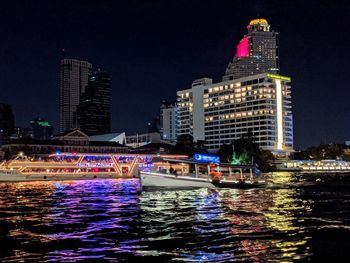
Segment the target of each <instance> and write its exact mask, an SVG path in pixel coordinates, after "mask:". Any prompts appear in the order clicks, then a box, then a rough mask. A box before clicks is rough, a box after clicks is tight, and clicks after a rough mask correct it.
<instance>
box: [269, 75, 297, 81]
mask: <svg viewBox="0 0 350 263" xmlns="http://www.w3.org/2000/svg"><path fill="white" fill-rule="evenodd" d="M266 76H267V77H268V78H272V79H279V80H285V81H291V78H290V77H286V76H281V75H277V74H270V73H268V74H266Z"/></svg>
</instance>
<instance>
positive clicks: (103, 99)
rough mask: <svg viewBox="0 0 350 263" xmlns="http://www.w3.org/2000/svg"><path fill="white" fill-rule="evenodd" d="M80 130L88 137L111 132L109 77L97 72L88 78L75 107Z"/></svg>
mask: <svg viewBox="0 0 350 263" xmlns="http://www.w3.org/2000/svg"><path fill="white" fill-rule="evenodd" d="M77 120H78V125H79V128H80V130H82V131H83V132H85V133H86V134H88V135H90V136H91V135H98V134H106V133H110V132H111V76H110V74H109V73H107V72H103V71H97V72H95V73H93V74H91V75H90V76H89V82H88V85H87V87H86V89H85V92H84V93H83V94H82V96H81V100H80V103H79V105H78V107H77Z"/></svg>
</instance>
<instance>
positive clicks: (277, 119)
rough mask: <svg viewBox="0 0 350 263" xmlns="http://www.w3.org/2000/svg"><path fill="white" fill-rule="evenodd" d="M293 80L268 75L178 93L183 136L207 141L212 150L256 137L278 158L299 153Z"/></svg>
mask: <svg viewBox="0 0 350 263" xmlns="http://www.w3.org/2000/svg"><path fill="white" fill-rule="evenodd" d="M289 83H290V78H289V77H285V76H280V75H277V74H270V73H263V74H257V75H254V76H249V77H244V78H240V79H235V80H229V81H224V82H220V83H212V80H211V79H209V78H204V79H199V80H196V81H194V82H193V84H192V88H191V89H187V90H182V91H178V92H177V96H178V108H179V115H178V116H179V117H178V135H181V134H191V135H192V136H193V138H194V140H195V141H197V140H204V141H205V142H206V146H207V147H208V149H209V150H211V151H215V150H217V149H219V147H220V146H221V145H222V144H225V143H231V142H232V141H234V140H237V139H239V138H241V137H242V136H243V135H245V134H247V133H251V134H252V135H253V138H254V139H255V142H256V143H258V144H259V146H260V147H261V148H262V149H267V150H270V151H272V152H273V153H274V154H275V155H289V153H290V152H292V151H293V116H292V108H291V87H290V84H289Z"/></svg>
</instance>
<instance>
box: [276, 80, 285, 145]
mask: <svg viewBox="0 0 350 263" xmlns="http://www.w3.org/2000/svg"><path fill="white" fill-rule="evenodd" d="M275 82H276V107H277V150H282V149H283V116H282V114H283V112H282V104H283V101H282V85H281V80H279V79H276V80H275Z"/></svg>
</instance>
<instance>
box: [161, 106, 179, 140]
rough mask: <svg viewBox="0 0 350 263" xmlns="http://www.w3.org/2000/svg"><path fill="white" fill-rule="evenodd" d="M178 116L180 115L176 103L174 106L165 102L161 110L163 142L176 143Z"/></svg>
mask: <svg viewBox="0 0 350 263" xmlns="http://www.w3.org/2000/svg"><path fill="white" fill-rule="evenodd" d="M177 114H178V108H177V105H176V103H174V104H172V103H168V102H166V101H163V103H162V105H161V106H160V110H159V116H160V134H161V137H162V140H164V141H171V142H175V141H176V139H177V135H176V129H177Z"/></svg>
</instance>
